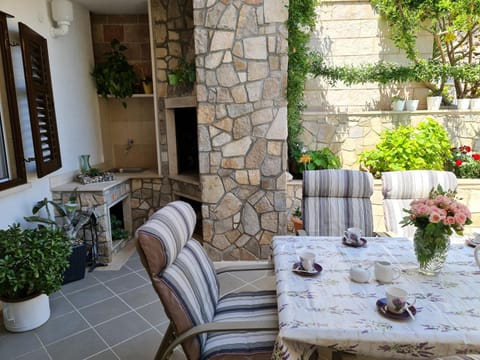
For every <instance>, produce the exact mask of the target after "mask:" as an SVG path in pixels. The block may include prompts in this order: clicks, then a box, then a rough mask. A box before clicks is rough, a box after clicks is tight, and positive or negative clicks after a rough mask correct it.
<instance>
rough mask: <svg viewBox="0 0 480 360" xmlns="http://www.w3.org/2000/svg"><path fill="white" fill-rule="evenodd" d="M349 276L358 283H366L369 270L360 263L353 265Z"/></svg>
mask: <svg viewBox="0 0 480 360" xmlns="http://www.w3.org/2000/svg"><path fill="white" fill-rule="evenodd" d="M350 278H351V279H352V280H353V281H355V282H358V283H366V282H368V280H370V271H369V270H368V269H367V268H364V267H362V266H360V265H353V266H352V267H351V268H350Z"/></svg>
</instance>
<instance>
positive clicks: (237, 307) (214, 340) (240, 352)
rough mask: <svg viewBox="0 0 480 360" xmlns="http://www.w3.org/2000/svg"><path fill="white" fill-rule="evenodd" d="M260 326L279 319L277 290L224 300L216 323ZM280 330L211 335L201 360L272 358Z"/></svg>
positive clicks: (218, 308) (219, 304) (229, 295)
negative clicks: (231, 322)
mask: <svg viewBox="0 0 480 360" xmlns="http://www.w3.org/2000/svg"><path fill="white" fill-rule="evenodd" d="M252 319H255V320H257V321H258V322H259V323H261V322H262V321H265V320H272V319H275V320H277V298H276V293H275V291H258V292H243V293H233V294H228V295H226V296H224V297H222V298H221V299H220V300H219V302H218V305H217V310H216V312H215V317H214V321H215V322H222V321H248V320H252ZM277 333H278V332H277V331H243V332H230V333H226V332H225V333H224V332H221V333H209V334H208V338H207V342H206V344H205V347H204V349H203V353H202V359H222V358H224V357H225V358H226V357H228V359H246V358H248V359H270V358H271V356H272V350H273V345H274V343H275V338H276V336H277Z"/></svg>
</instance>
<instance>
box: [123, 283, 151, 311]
mask: <svg viewBox="0 0 480 360" xmlns="http://www.w3.org/2000/svg"><path fill="white" fill-rule="evenodd" d="M119 296H120V297H121V298H122V299H123V300H124V301H125V302H126V303H127V304H128V305H130V306H131V307H132V308H134V309H136V308H138V307H140V306H144V305H146V304H149V303H151V302H154V301H155V300H158V299H159V298H158V295H157V293H156V292H155V290H153V287H152V285H151V284H150V282H149V283H147V284H145V285H144V286H142V287H139V288H136V289H133V290H131V291H128V292H126V293H123V294H121V295H119Z"/></svg>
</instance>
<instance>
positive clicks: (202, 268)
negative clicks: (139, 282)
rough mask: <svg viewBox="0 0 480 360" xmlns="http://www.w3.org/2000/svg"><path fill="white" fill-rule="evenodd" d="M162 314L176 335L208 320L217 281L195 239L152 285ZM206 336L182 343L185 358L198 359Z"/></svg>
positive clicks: (213, 270) (212, 311) (211, 317)
mask: <svg viewBox="0 0 480 360" xmlns="http://www.w3.org/2000/svg"><path fill="white" fill-rule="evenodd" d="M153 285H154V287H155V289H156V290H157V293H158V294H159V296H160V299H161V300H162V303H163V306H164V308H165V313H166V314H167V316H168V317H169V319H171V320H172V322H173V323H174V324H175V328H176V330H177V332H178V333H183V332H184V331H186V330H189V329H190V328H192V327H193V326H195V325H200V324H204V323H207V322H210V321H212V319H213V317H214V314H215V309H216V307H217V303H218V298H219V296H218V294H219V293H218V282H217V277H216V274H215V269H214V267H213V263H212V262H211V260H210V259H209V258H208V256H207V254H206V253H205V250H204V249H203V248H202V246H201V245H200V243H198V242H197V241H196V240H193V239H192V240H190V241H188V242H187V245H185V247H184V248H183V249H182V251H181V252H180V254H179V255H178V257H177V259H176V260H175V261H174V262H173V264H172V265H170V266H168V267H167V268H166V270H165V271H164V272H163V273H162V274H161V275H159V276H157V277H156V278H154V283H153ZM206 338H207V335H206V334H202V335H199V336H197V337H196V338H194V339H190V340H188V341H185V342H184V343H183V344H182V346H183V349H184V351H185V353H186V354H187V355H189V358H198V357H199V355H200V353H201V348H202V347H203V346H204V345H205V342H206Z"/></svg>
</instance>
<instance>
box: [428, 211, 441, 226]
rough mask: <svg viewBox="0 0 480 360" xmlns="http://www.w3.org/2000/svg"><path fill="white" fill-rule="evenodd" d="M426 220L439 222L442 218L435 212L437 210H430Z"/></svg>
mask: <svg viewBox="0 0 480 360" xmlns="http://www.w3.org/2000/svg"><path fill="white" fill-rule="evenodd" d="M428 220H429V221H430V222H431V223H434V224H437V223H439V222H440V221H441V220H442V217H441V216H440V214H439V213H437V212H432V213H431V214H430V217H429V218H428Z"/></svg>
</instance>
